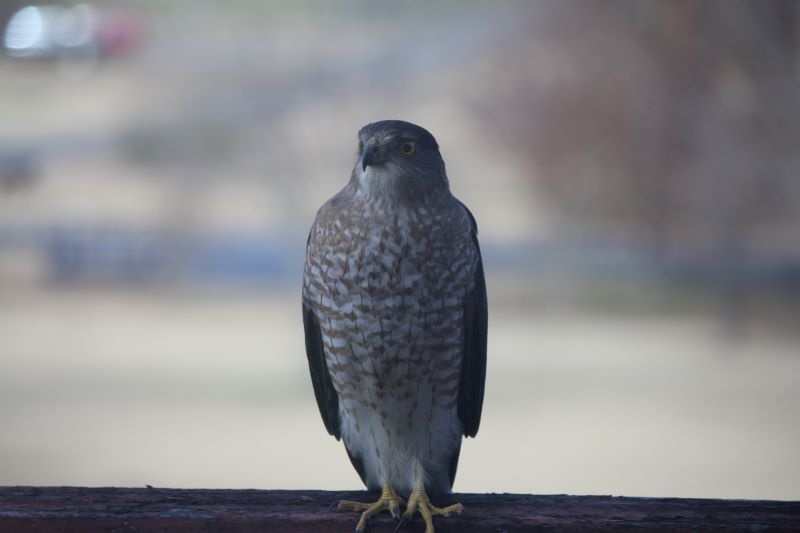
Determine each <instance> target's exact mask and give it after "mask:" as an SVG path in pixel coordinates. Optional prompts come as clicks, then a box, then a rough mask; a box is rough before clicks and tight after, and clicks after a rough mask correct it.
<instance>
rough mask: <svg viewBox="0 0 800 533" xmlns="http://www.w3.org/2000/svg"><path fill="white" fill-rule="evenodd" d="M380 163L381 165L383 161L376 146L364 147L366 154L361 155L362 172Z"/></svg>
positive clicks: (368, 145)
mask: <svg viewBox="0 0 800 533" xmlns="http://www.w3.org/2000/svg"><path fill="white" fill-rule="evenodd" d="M379 163H381V159H380V154H379V152H378V148H377V147H376V146H375V145H374V144H367V145H366V146H364V152H363V153H362V154H361V170H367V167H369V166H375V165H377V164H379Z"/></svg>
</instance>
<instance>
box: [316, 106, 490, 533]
mask: <svg viewBox="0 0 800 533" xmlns="http://www.w3.org/2000/svg"><path fill="white" fill-rule="evenodd" d="M477 234H478V229H477V226H476V223H475V219H474V218H473V216H472V214H471V213H470V211H469V210H468V209H467V208H466V206H464V204H462V203H461V202H460V201H459V200H457V199H456V198H455V197H454V196H453V195H452V194H451V193H450V188H449V184H448V180H447V174H446V172H445V165H444V161H443V160H442V156H441V154H440V153H439V146H438V144H437V143H436V140H435V139H434V137H433V135H431V134H430V133H429V132H428V131H427V130H425V129H424V128H421V127H420V126H417V125H415V124H411V123H409V122H403V121H400V120H386V121H381V122H375V123H372V124H368V125H366V126H364V127H363V128H361V130H360V131H359V132H358V160H357V161H356V164H355V167H354V168H353V172H352V174H351V175H350V181H349V182H348V183H347V185H346V186H345V187H344V188H343V189H342V190H341V191H340V192H339V193H338V194H336V195H335V196H333V197H332V198H331V199H330V200H328V201H327V202H326V203H325V204H324V205H323V206H322V207H321V208H320V210H319V212H318V213H317V216H316V219H315V220H314V224H313V226H312V227H311V231H310V234H309V236H308V243H307V246H306V263H305V270H304V275H303V324H304V327H305V343H306V353H307V355H308V365H309V369H310V371H311V381H312V383H313V386H314V394H315V395H316V399H317V405H318V406H319V410H320V413H321V414H322V420H323V422H324V424H325V428H326V429H327V430H328V433H330V434H331V435H333V436H334V437H336V439H337V440H339V439H340V438H341V439H342V440H343V441H344V446H345V449H346V450H347V454H348V456H349V457H350V461H351V462H352V463H353V466H354V467H355V469H356V471H357V472H358V475H359V476H360V477H361V480H362V481H363V482H364V484H365V485H366V486H367V488H368V489H370V490H381V491H382V493H381V497H380V499H379V500H378V501H377V502H375V503H373V504H364V503H358V502H351V501H342V502H340V503H339V508H340V509H351V510H359V511H363V512H362V514H361V518H360V520H359V522H358V525H357V526H356V531H357V532H359V531H363V530H364V529H365V527H366V524H367V520H368V519H369V518H370V517H371V516H373V515H375V514H377V513H379V512H381V511H384V510H388V511H389V512H390V513H391V514H392V516H393V517H394V518H395V519H397V520H400V524H398V529H399V527H400V526H401V525H402V524H404V523H405V522H406V521H408V520H409V519H410V518H411V517H412V516H413V515H414V514H415V513H416V512H419V513H420V514H421V515H422V517H423V519H424V521H425V524H426V532H428V533H432V532H433V519H432V516H433V515H444V516H447V515H449V514H450V513H454V512H455V513H458V512H460V511H461V509H462V507H461V505H460V504H455V505H450V506H448V507H445V508H437V507H434V506H433V505H432V504H431V503H430V500H429V499H428V495H429V494H432V495H436V494H447V493H449V492H450V491H451V489H452V486H453V480H454V478H455V475H456V467H457V465H458V455H459V451H460V449H461V439H462V437H463V436H467V437H474V436H475V434H476V433H477V432H478V426H479V424H480V419H481V407H482V404H483V392H484V382H485V376H486V330H487V304H486V284H485V281H484V275H483V263H482V260H481V252H480V248H479V246H478V238H477ZM403 498H406V499H407V505H406V510H405V512H404V513H403V515H402V517H401V516H400V506H401V505H403V503H404V499H403Z"/></svg>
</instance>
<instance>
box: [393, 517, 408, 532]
mask: <svg viewBox="0 0 800 533" xmlns="http://www.w3.org/2000/svg"><path fill="white" fill-rule="evenodd" d="M408 519H409V517H407V516H406V515H403V516H401V517H400V521H399V522H398V523H397V527H395V528H394V533H398V531H400V529H401V528H402V527H403V526H404V525H406V524H407V523H408Z"/></svg>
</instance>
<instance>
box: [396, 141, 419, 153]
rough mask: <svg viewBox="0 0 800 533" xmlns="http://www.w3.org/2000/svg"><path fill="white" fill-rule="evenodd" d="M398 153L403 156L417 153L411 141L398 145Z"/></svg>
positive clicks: (415, 146)
mask: <svg viewBox="0 0 800 533" xmlns="http://www.w3.org/2000/svg"><path fill="white" fill-rule="evenodd" d="M400 151H401V152H403V155H414V152H416V151H417V145H416V144H414V143H413V142H411V141H406V142H404V143H403V144H401V145H400Z"/></svg>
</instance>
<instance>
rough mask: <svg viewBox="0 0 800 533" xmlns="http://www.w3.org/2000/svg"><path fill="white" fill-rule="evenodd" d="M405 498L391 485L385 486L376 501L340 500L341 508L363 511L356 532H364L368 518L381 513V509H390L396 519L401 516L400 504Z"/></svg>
mask: <svg viewBox="0 0 800 533" xmlns="http://www.w3.org/2000/svg"><path fill="white" fill-rule="evenodd" d="M402 503H403V499H402V498H401V497H400V496H398V495H397V493H396V492H395V491H394V489H393V488H392V487H390V486H386V487H383V492H382V493H381V497H380V498H379V499H378V501H377V502H375V503H371V504H370V503H361V502H353V501H350V500H342V501H340V502H339V510H343V509H347V510H350V511H363V512H362V513H361V519H360V520H359V521H358V524H357V525H356V533H363V532H364V530H365V529H366V527H367V520H369V519H370V518H372V517H373V516H375V515H376V514H378V513H380V512H381V511H385V510H387V509H388V510H389V512H390V513H391V514H392V518H394V519H395V520H397V519H399V518H400V505H401V504H402Z"/></svg>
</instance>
